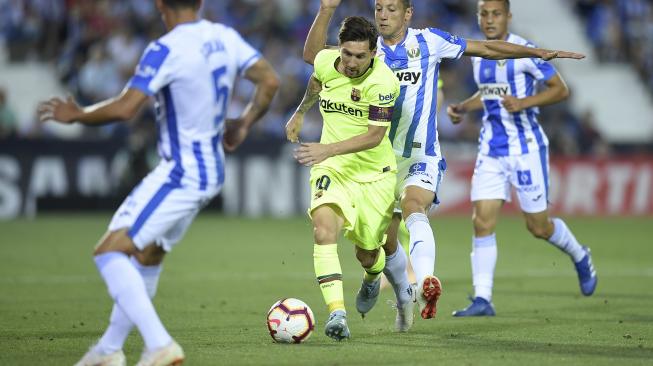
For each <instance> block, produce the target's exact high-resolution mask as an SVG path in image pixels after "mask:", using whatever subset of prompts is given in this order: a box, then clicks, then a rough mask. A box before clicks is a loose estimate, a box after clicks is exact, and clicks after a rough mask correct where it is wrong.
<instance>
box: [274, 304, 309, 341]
mask: <svg viewBox="0 0 653 366" xmlns="http://www.w3.org/2000/svg"><path fill="white" fill-rule="evenodd" d="M268 329H269V330H270V336H271V337H272V339H274V341H275V342H279V343H302V342H304V341H305V340H307V339H308V338H309V337H310V336H311V333H313V329H315V317H314V316H313V312H312V311H311V308H309V307H308V305H306V303H304V302H303V301H301V300H297V299H292V298H289V299H281V300H279V301H277V302H276V303H274V305H272V307H271V308H270V311H268Z"/></svg>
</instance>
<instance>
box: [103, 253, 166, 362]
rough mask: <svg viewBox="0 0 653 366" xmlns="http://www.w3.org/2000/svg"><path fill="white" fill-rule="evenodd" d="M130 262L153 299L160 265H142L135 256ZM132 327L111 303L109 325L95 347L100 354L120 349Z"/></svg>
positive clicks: (118, 308)
mask: <svg viewBox="0 0 653 366" xmlns="http://www.w3.org/2000/svg"><path fill="white" fill-rule="evenodd" d="M131 263H132V264H133V265H134V267H135V268H136V270H138V272H139V273H140V274H141V277H143V282H144V283H145V288H146V290H147V294H148V296H149V297H150V299H153V298H154V295H155V294H156V289H157V286H158V284H159V276H160V274H161V265H160V264H158V265H155V266H144V265H142V264H140V263H139V262H138V260H136V258H135V257H131ZM133 327H134V323H132V321H131V320H129V318H128V317H127V315H126V314H125V313H124V312H123V311H122V310H121V309H120V307H119V306H118V305H116V304H113V309H112V310H111V318H110V320H109V326H108V327H107V330H106V331H105V332H104V334H103V335H102V338H100V340H99V341H98V343H97V345H96V346H95V349H96V350H97V351H98V352H100V353H102V354H111V353H114V352H117V351H120V350H121V349H122V347H123V346H124V344H125V341H126V340H127V337H128V336H129V333H130V332H131V330H132V328H133Z"/></svg>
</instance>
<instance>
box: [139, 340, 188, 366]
mask: <svg viewBox="0 0 653 366" xmlns="http://www.w3.org/2000/svg"><path fill="white" fill-rule="evenodd" d="M183 363H184V351H183V350H182V349H181V346H179V345H178V344H177V342H175V341H172V342H170V344H169V345H167V346H165V347H161V348H158V349H155V350H153V351H149V352H147V351H146V352H143V355H141V360H140V361H138V363H137V364H136V366H179V365H181V364H183Z"/></svg>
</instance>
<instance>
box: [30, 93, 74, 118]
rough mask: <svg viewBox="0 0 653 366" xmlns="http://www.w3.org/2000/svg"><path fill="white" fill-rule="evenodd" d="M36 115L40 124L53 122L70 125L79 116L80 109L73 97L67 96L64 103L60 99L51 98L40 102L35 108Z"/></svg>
mask: <svg viewBox="0 0 653 366" xmlns="http://www.w3.org/2000/svg"><path fill="white" fill-rule="evenodd" d="M37 113H38V116H39V121H41V122H45V121H48V120H55V121H57V122H61V123H66V124H70V123H72V122H75V120H76V119H77V118H78V116H79V115H81V113H82V108H80V106H79V105H77V103H76V102H75V100H74V99H73V97H71V96H69V97H68V98H66V100H65V101H64V100H62V99H61V98H52V99H50V100H48V101H46V102H42V103H41V104H39V106H38V108H37Z"/></svg>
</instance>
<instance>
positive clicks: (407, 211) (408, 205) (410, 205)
mask: <svg viewBox="0 0 653 366" xmlns="http://www.w3.org/2000/svg"><path fill="white" fill-rule="evenodd" d="M430 205H431V202H428V203H424V202H421V201H420V200H419V199H416V198H405V199H403V200H401V212H402V214H403V216H404V219H406V218H407V217H408V216H410V215H411V214H414V213H423V214H426V211H427V210H428V208H429V206H430Z"/></svg>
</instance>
